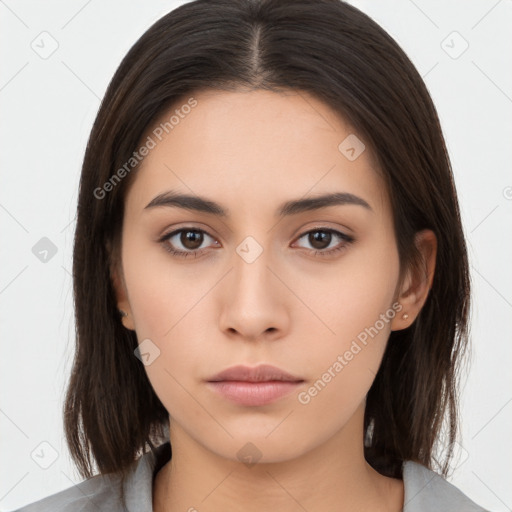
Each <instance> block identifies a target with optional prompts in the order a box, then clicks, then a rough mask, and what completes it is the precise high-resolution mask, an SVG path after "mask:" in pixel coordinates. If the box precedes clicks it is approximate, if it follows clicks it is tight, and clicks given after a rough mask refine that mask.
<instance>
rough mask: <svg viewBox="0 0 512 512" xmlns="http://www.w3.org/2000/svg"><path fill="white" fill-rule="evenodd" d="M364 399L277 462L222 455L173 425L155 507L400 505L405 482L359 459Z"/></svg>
mask: <svg viewBox="0 0 512 512" xmlns="http://www.w3.org/2000/svg"><path fill="white" fill-rule="evenodd" d="M363 417H364V406H363V407H361V408H360V409H359V410H358V412H357V413H356V414H354V416H353V417H352V418H351V420H350V422H349V423H348V424H347V425H345V427H344V428H343V429H342V430H341V431H340V432H338V433H336V434H335V435H333V436H332V437H331V438H330V439H329V440H327V441H326V442H325V443H322V444H320V445H319V446H317V447H316V448H315V449H313V450H310V451H308V452H306V453H303V454H301V455H300V456H298V457H296V458H294V459H292V460H286V461H283V462H274V463H257V464H255V465H253V466H249V465H246V464H244V463H242V462H240V461H238V460H232V459H227V458H225V457H221V456H219V455H218V454H216V453H213V452H212V451H211V450H208V449H207V448H206V447H204V446H202V445H200V444H199V443H197V442H196V441H195V440H194V439H192V438H191V437H189V436H188V435H187V434H186V432H184V431H183V430H182V429H181V428H180V427H179V426H176V425H173V424H171V429H170V441H171V446H172V458H171V460H170V461H169V462H168V463H167V464H166V465H165V466H164V467H163V468H162V469H161V470H160V471H159V472H158V474H157V476H156V479H155V482H154V493H153V510H154V511H155V512H177V511H184V510H186V511H189V510H190V511H194V510H200V511H201V512H208V511H211V512H214V511H219V510H231V509H233V508H234V506H235V505H236V508H237V509H240V510H244V512H259V511H261V510H279V511H280V512H292V511H293V512H296V511H299V510H301V511H303V510H307V511H308V512H327V511H332V510H337V511H340V512H348V511H351V512H353V511H354V510H373V511H376V512H377V511H390V510H392V511H393V512H398V511H400V510H402V507H403V492H404V490H403V482H402V481H401V480H397V479H393V478H388V477H385V476H383V475H381V474H380V473H378V472H377V471H375V470H374V469H373V468H372V467H371V466H370V465H369V464H368V463H367V462H366V460H365V458H364V447H363V443H362V439H363V435H362V420H363Z"/></svg>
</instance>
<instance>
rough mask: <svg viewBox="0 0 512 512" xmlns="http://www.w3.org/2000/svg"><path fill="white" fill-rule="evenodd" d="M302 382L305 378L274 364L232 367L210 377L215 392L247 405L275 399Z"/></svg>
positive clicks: (209, 381) (268, 402)
mask: <svg viewBox="0 0 512 512" xmlns="http://www.w3.org/2000/svg"><path fill="white" fill-rule="evenodd" d="M303 383H304V379H301V378H300V377H296V376H294V375H292V374H290V373H288V372H286V371H284V370H281V369H280V368H277V367H275V366H271V365H260V366H256V367H254V368H251V367H248V366H233V367H231V368H228V369H226V370H224V371H222V372H220V373H218V374H217V375H215V376H213V377H211V378H210V379H208V380H207V385H208V387H209V388H210V389H211V390H212V391H214V392H216V393H217V394H220V395H221V396H222V397H224V398H226V399H228V400H230V401H232V402H235V403H237V404H239V405H245V406H261V405H267V404H270V403H273V402H276V401H277V400H279V399H280V398H283V397H285V396H286V395H289V394H290V393H292V392H293V391H295V390H296V389H297V388H298V387H299V386H300V385H301V384H303Z"/></svg>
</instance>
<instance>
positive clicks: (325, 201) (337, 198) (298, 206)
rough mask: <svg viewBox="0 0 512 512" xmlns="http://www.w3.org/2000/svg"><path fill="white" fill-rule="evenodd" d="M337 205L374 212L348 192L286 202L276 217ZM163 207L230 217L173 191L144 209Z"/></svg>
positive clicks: (208, 203) (208, 202)
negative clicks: (360, 207)
mask: <svg viewBox="0 0 512 512" xmlns="http://www.w3.org/2000/svg"><path fill="white" fill-rule="evenodd" d="M337 205H357V206H362V207H363V208H366V209H367V210H369V211H372V212H373V209H372V207H371V206H370V205H369V204H368V203H367V202H366V201H365V200H364V199H362V198H361V197H359V196H356V195H354V194H349V193H347V192H334V193H331V194H324V195H319V196H315V197H309V198H307V199H296V200H292V201H286V202H285V203H283V204H282V205H281V206H280V207H279V208H278V210H277V212H276V215H277V216H279V217H285V216H289V215H296V214H298V213H302V212H306V211H312V210H319V209H321V208H327V207H329V206H337ZM162 206H167V207H177V208H183V209H185V210H194V211H198V212H204V213H209V214H212V215H216V216H219V217H229V216H230V213H229V210H227V209H225V208H223V207H222V206H221V205H220V204H218V203H215V202H214V201H211V200H209V199H206V198H204V197H200V196H197V195H193V196H192V195H187V194H181V193H178V192H175V191H172V190H170V191H168V192H164V193H162V194H159V195H157V196H156V197H155V198H153V199H152V200H151V201H150V202H149V203H148V204H147V205H146V206H145V208H144V209H145V210H147V209H151V208H157V207H162Z"/></svg>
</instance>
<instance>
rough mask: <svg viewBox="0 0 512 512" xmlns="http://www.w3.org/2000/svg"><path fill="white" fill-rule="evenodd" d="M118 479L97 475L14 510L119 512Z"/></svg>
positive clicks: (19, 511) (37, 511)
mask: <svg viewBox="0 0 512 512" xmlns="http://www.w3.org/2000/svg"><path fill="white" fill-rule="evenodd" d="M117 492H120V486H119V482H118V481H117V479H109V478H108V477H107V476H103V475H97V476H94V477H92V478H89V479H87V480H85V481H83V482H80V483H79V484H76V485H73V486H72V487H69V488H67V489H64V490H63V491H60V492H58V493H56V494H52V495H51V496H47V497H46V498H43V499H41V500H38V501H36V502H34V503H30V504H29V505H25V506H24V507H22V508H20V509H17V510H15V511H13V512H50V511H52V512H68V511H69V512H71V511H72V510H73V511H76V512H86V511H89V510H90V511H93V510H95V511H98V510H112V511H113V512H117V511H118V510H122V508H119V505H120V498H119V496H117Z"/></svg>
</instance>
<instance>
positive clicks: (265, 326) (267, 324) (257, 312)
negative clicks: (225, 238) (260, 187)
mask: <svg viewBox="0 0 512 512" xmlns="http://www.w3.org/2000/svg"><path fill="white" fill-rule="evenodd" d="M258 247H260V248H261V249H263V250H261V249H260V248H258ZM244 249H245V251H244ZM258 253H259V254H258ZM232 264H233V268H232V270H231V272H229V274H228V275H227V276H226V278H225V280H224V283H223V285H222V290H223V291H222V304H221V314H220V318H219V322H220V328H221V330H222V331H223V332H224V333H225V334H226V335H227V336H229V337H231V338H237V337H238V338H240V339H245V340H252V341H254V340H257V339H261V338H265V339H277V338H278V337H280V336H283V335H284V333H285V332H286V331H287V329H288V328H289V321H290V311H289V305H290V296H291V295H292V294H291V292H290V291H289V290H288V289H287V288H286V286H285V285H284V284H283V280H284V279H283V278H281V280H280V279H279V275H278V274H279V271H278V270H276V268H273V267H276V265H275V264H274V263H273V262H272V260H271V258H270V251H269V250H266V249H264V248H263V247H262V246H261V245H259V244H255V243H254V239H253V240H250V239H249V241H248V243H247V244H246V245H244V244H243V243H242V244H240V246H239V247H238V248H237V252H236V253H235V254H234V255H233V259H232Z"/></svg>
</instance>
